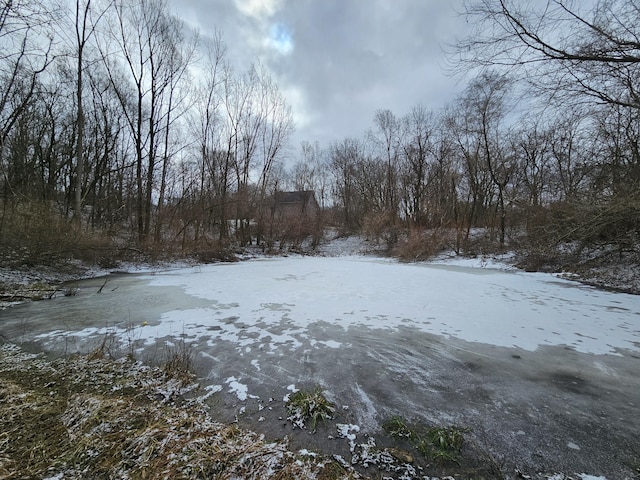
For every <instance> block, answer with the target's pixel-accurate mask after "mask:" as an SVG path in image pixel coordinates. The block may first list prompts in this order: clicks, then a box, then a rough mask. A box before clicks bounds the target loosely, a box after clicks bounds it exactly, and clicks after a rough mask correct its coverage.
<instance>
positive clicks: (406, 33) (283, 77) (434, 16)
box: [170, 0, 465, 145]
mask: <svg viewBox="0 0 640 480" xmlns="http://www.w3.org/2000/svg"><path fill="white" fill-rule="evenodd" d="M457 4H458V2H457V1H455V2H444V1H439V0H366V1H365V0H170V6H171V8H172V9H173V11H174V12H175V13H176V14H177V15H178V16H180V17H182V18H183V19H184V20H185V21H187V22H188V23H189V24H191V25H193V26H195V27H197V28H198V29H199V30H200V32H201V34H202V35H209V34H211V33H212V32H213V31H214V29H215V28H218V29H220V30H221V31H222V33H223V38H224V40H225V42H226V43H227V44H228V53H229V60H230V61H231V62H232V63H233V64H234V65H236V67H237V68H238V69H239V70H245V69H246V68H248V66H249V65H250V64H251V63H252V62H254V61H256V60H259V61H260V62H262V63H263V64H264V65H265V66H266V67H267V68H268V69H269V70H270V71H271V72H272V74H273V76H274V78H275V79H276V80H277V81H278V83H279V85H280V87H281V89H282V90H283V92H284V93H285V95H287V97H288V99H289V102H290V103H291V104H292V106H293V108H294V113H295V115H296V119H297V123H298V128H297V132H296V136H295V139H296V141H300V140H310V141H315V140H318V141H320V142H321V144H325V145H326V144H328V143H329V142H331V141H334V140H338V139H341V138H344V137H345V136H360V135H361V134H362V133H363V132H364V131H365V129H367V128H368V127H370V126H371V124H372V118H373V115H374V113H375V111H376V110H378V109H381V108H388V109H390V110H392V111H393V112H394V113H396V114H397V115H402V114H404V113H406V112H407V111H408V110H409V109H410V108H411V107H412V106H413V105H416V104H418V103H422V104H424V105H426V106H427V107H432V108H434V109H435V108H438V107H441V106H442V105H444V104H445V103H446V102H447V101H449V100H451V99H452V97H453V95H454V91H455V90H456V86H455V80H454V79H451V78H447V77H445V75H444V74H443V73H442V70H441V65H442V63H443V53H442V48H441V47H442V42H446V41H453V40H454V35H456V33H457V34H458V35H464V33H465V32H464V23H463V21H462V20H461V19H460V18H458V17H457V15H456V13H455V11H454V7H455V6H456V5H457Z"/></svg>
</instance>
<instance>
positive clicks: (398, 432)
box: [382, 416, 416, 440]
mask: <svg viewBox="0 0 640 480" xmlns="http://www.w3.org/2000/svg"><path fill="white" fill-rule="evenodd" d="M382 428H383V429H384V431H385V432H387V433H388V434H389V435H391V436H392V437H393V438H407V439H410V440H411V439H414V438H415V436H416V433H415V432H414V431H413V430H412V429H411V428H409V426H408V425H407V422H406V421H405V419H404V418H402V417H401V416H393V417H391V418H389V419H388V420H386V421H385V422H384V423H383V424H382Z"/></svg>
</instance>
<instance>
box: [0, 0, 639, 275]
mask: <svg viewBox="0 0 640 480" xmlns="http://www.w3.org/2000/svg"><path fill="white" fill-rule="evenodd" d="M467 3H468V5H467V9H466V12H467V15H468V17H469V19H470V22H471V23H470V24H471V25H476V26H478V29H479V31H478V32H476V33H474V35H473V36H470V37H469V39H468V40H466V41H463V42H461V44H460V45H457V46H455V48H454V49H453V51H452V52H450V58H452V59H454V60H452V62H453V64H455V65H456V67H459V68H463V69H464V70H465V71H467V72H468V71H470V70H469V69H470V68H471V69H476V70H474V72H475V73H474V75H475V76H474V77H473V78H472V80H471V81H470V82H469V84H468V86H467V88H466V89H465V90H464V92H463V93H462V94H461V95H460V96H459V97H458V98H457V99H456V100H455V101H453V102H452V103H451V104H450V105H449V106H447V107H446V108H444V109H442V110H438V111H433V110H430V109H429V108H428V107H426V106H420V105H418V106H415V107H414V108H413V109H412V110H411V111H410V112H402V114H401V115H399V116H398V115H397V114H395V113H393V112H392V111H391V110H380V111H378V112H377V113H376V115H375V117H374V119H373V124H372V127H371V128H370V130H369V131H368V132H366V133H365V134H363V135H362V136H361V137H360V138H345V139H343V140H341V141H337V142H335V143H333V144H332V145H329V146H320V145H318V144H316V143H304V144H303V145H302V149H301V154H300V156H299V160H298V161H297V162H295V163H293V164H292V166H291V168H290V169H289V170H286V169H285V168H284V167H285V162H284V157H285V152H286V151H287V145H288V141H289V138H290V134H291V133H292V131H293V128H294V125H293V117H292V112H291V109H290V107H289V106H288V105H287V103H286V101H285V98H284V97H283V95H282V93H281V92H280V90H279V89H278V86H277V84H276V83H275V82H274V81H273V79H272V78H271V77H270V75H269V73H268V71H267V70H266V69H265V68H264V67H263V66H261V65H260V64H258V63H257V64H255V65H254V66H252V67H251V68H250V69H249V71H247V72H237V71H234V69H233V68H232V67H231V65H230V63H229V61H228V59H227V57H226V53H225V44H224V42H223V40H222V38H221V36H220V35H216V36H215V38H213V39H210V38H200V37H199V36H198V34H197V33H196V32H194V31H191V30H190V29H188V28H186V26H185V25H184V24H183V23H182V22H181V21H180V20H179V19H177V18H175V17H174V16H172V15H171V13H170V12H169V10H168V7H167V4H166V2H165V1H164V0H144V1H138V0H137V1H129V0H112V1H107V0H76V2H75V5H71V6H70V8H68V9H66V10H65V8H62V7H60V6H59V5H58V6H55V5H54V4H53V2H49V1H48V0H47V1H45V0H41V1H32V0H14V1H10V2H3V3H2V5H1V6H0V52H2V53H1V54H0V195H1V202H2V209H1V212H0V243H1V245H2V247H3V252H2V253H4V254H5V257H4V259H3V260H4V261H5V262H6V261H8V260H10V259H11V258H12V256H15V257H16V258H27V257H28V258H30V260H29V261H33V262H39V261H44V260H45V259H46V258H49V257H56V256H65V255H74V256H79V255H80V256H81V252H82V251H83V249H86V250H87V251H90V252H91V253H90V255H94V256H95V258H97V254H96V253H95V252H96V251H99V250H100V249H104V250H108V251H113V248H114V245H115V246H118V247H121V248H123V249H136V250H145V251H160V252H161V251H167V252H176V251H183V252H187V253H188V252H200V253H203V255H205V256H206V255H216V252H221V251H224V249H226V248H227V247H229V246H235V245H240V246H243V245H247V244H248V243H251V242H254V241H257V242H264V243H265V244H266V245H269V246H271V245H274V242H275V240H277V239H275V238H265V236H267V235H268V234H269V232H270V231H271V232H272V231H273V229H269V228H266V227H265V223H267V222H268V221H269V213H270V209H271V208H272V207H273V204H272V200H271V199H272V198H273V194H274V193H275V192H277V191H279V190H280V191H282V190H313V191H314V192H315V193H316V197H317V199H318V202H319V203H320V206H321V207H322V210H323V215H322V217H321V220H322V221H324V222H325V224H331V225H332V226H335V227H338V228H340V229H342V230H343V231H344V232H346V233H355V232H361V233H364V234H365V235H367V236H369V237H370V238H371V239H374V240H378V241H383V242H385V243H386V244H387V245H388V246H389V248H390V249H394V248H395V249H396V252H397V253H398V254H399V255H402V256H405V257H406V258H422V257H424V256H427V255H429V254H432V253H434V252H436V251H438V250H439V249H442V248H454V249H455V250H456V251H458V252H461V251H467V252H472V251H485V250H503V249H505V248H507V246H508V247H509V248H517V249H519V250H520V251H521V252H525V253H526V256H527V258H528V264H529V266H530V267H531V268H539V267H542V266H544V265H545V264H547V265H549V264H550V265H551V266H552V267H554V268H559V266H561V265H560V264H566V263H567V259H568V258H569V259H570V261H580V259H581V258H582V255H583V253H587V255H585V258H592V257H593V256H594V254H599V255H602V257H603V258H607V256H611V255H618V256H620V255H625V254H627V253H628V252H631V251H634V249H635V248H636V246H637V240H638V234H639V233H640V220H639V218H640V215H639V214H640V198H639V197H640V193H639V191H640V190H639V186H640V185H639V182H640V148H639V142H640V122H639V118H638V117H639V113H640V100H638V98H639V97H638V93H637V92H638V91H640V85H638V79H639V78H640V72H638V71H637V70H638V65H640V46H639V45H638V43H637V41H635V43H634V40H633V39H634V38H638V36H640V32H636V31H637V28H638V27H637V25H640V16H639V15H638V11H637V9H635V10H634V9H633V8H632V7H633V2H632V1H631V0H615V1H607V2H597V5H596V6H597V7H598V8H596V9H594V10H593V12H592V15H593V18H595V20H594V22H593V23H591V22H590V21H589V20H587V17H585V16H582V17H581V16H580V14H581V13H580V12H579V11H577V10H571V9H570V7H571V5H570V4H565V3H564V2H562V1H558V2H554V3H553V5H554V8H552V9H547V10H545V11H544V12H542V13H536V11H535V10H533V9H525V10H524V11H523V12H520V11H518V10H517V9H516V8H515V7H512V6H511V2H504V1H503V2H499V1H497V0H496V1H493V0H491V1H484V0H483V1H482V2H477V1H473V0H470V1H469V2H467ZM563 12H564V13H563ZM567 12H571V13H572V15H570V16H567V15H565V14H566V13H567ZM554 15H555V16H554ZM562 22H565V23H567V24H568V25H565V29H566V31H572V32H574V33H575V35H571V36H558V35H555V34H554V33H553V32H554V31H555V30H554V29H555V28H557V27H558V26H559V25H560V24H563V25H564V23H562ZM572 22H573V23H572ZM529 26H532V27H529ZM529 28H530V29H529ZM545 28H547V29H548V31H545V30H544V29H545ZM500 29H502V30H504V31H502V33H501V31H500ZM563 31H565V30H563ZM487 32H489V33H487ZM492 32H497V33H495V35H494V36H493V37H491V35H493V33H492ZM549 32H551V33H552V36H551V37H550V38H553V39H554V40H557V42H558V43H557V44H555V45H552V44H550V43H548V42H546V41H545V35H546V34H547V33H549ZM634 32H636V33H638V35H637V36H635V37H634ZM483 35H484V36H485V37H483ZM486 35H490V36H489V38H486ZM536 41H537V42H540V43H539V44H536V43H535V42H536ZM505 55H513V58H512V59H510V58H504V56H505ZM505 66H508V67H509V68H507V69H505V68H504V67H505ZM531 66H534V67H535V71H532V70H531V68H534V67H531ZM425 88H428V87H427V86H425ZM322 226H323V225H321V224H316V225H314V228H315V229H317V230H319V229H321V228H322ZM299 230H300V231H301V232H304V233H305V234H307V233H309V231H310V230H309V229H307V228H304V229H299ZM316 233H317V231H316ZM83 242H84V243H83ZM299 242H300V239H295V240H294V241H293V243H299ZM507 244H508V245H507ZM554 263H555V264H554Z"/></svg>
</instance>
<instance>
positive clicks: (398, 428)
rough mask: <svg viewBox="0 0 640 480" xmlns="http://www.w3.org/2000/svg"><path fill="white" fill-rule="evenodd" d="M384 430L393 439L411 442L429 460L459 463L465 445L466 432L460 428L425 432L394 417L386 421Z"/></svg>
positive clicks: (429, 429) (433, 429)
mask: <svg viewBox="0 0 640 480" xmlns="http://www.w3.org/2000/svg"><path fill="white" fill-rule="evenodd" d="M382 428H383V429H384V430H385V431H386V432H387V433H388V434H389V435H390V436H391V437H393V438H396V439H406V440H409V441H410V442H411V445H412V446H413V447H414V448H415V449H416V450H417V451H418V452H419V453H420V454H421V455H422V456H424V457H425V458H427V459H429V460H434V461H444V462H454V463H457V461H458V455H459V454H460V452H461V451H462V447H463V445H464V431H465V430H464V429H461V428H458V427H431V428H428V429H426V431H425V430H424V428H420V427H415V426H412V425H410V424H409V423H408V422H407V421H406V420H405V419H404V418H402V417H400V416H394V417H391V418H389V419H388V420H386V421H385V422H384V423H383V424H382Z"/></svg>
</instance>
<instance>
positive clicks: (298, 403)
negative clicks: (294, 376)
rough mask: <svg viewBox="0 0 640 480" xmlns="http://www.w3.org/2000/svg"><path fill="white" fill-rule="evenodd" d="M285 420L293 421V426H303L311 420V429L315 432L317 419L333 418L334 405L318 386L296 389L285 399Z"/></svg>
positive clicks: (323, 420) (324, 420)
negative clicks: (287, 414)
mask: <svg viewBox="0 0 640 480" xmlns="http://www.w3.org/2000/svg"><path fill="white" fill-rule="evenodd" d="M287 411H288V412H289V416H288V417H287V420H290V421H291V422H293V425H294V426H297V427H299V428H301V429H303V428H304V426H305V422H306V421H307V420H311V431H312V433H315V431H316V426H317V424H318V420H322V422H323V423H324V422H326V421H327V420H330V419H332V418H333V416H334V414H335V412H336V405H335V404H334V403H333V402H330V401H329V400H327V397H325V396H324V393H323V392H322V389H321V388H320V387H319V386H316V387H314V388H313V389H312V390H298V391H297V392H294V393H293V394H291V396H290V397H289V400H288V401H287Z"/></svg>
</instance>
